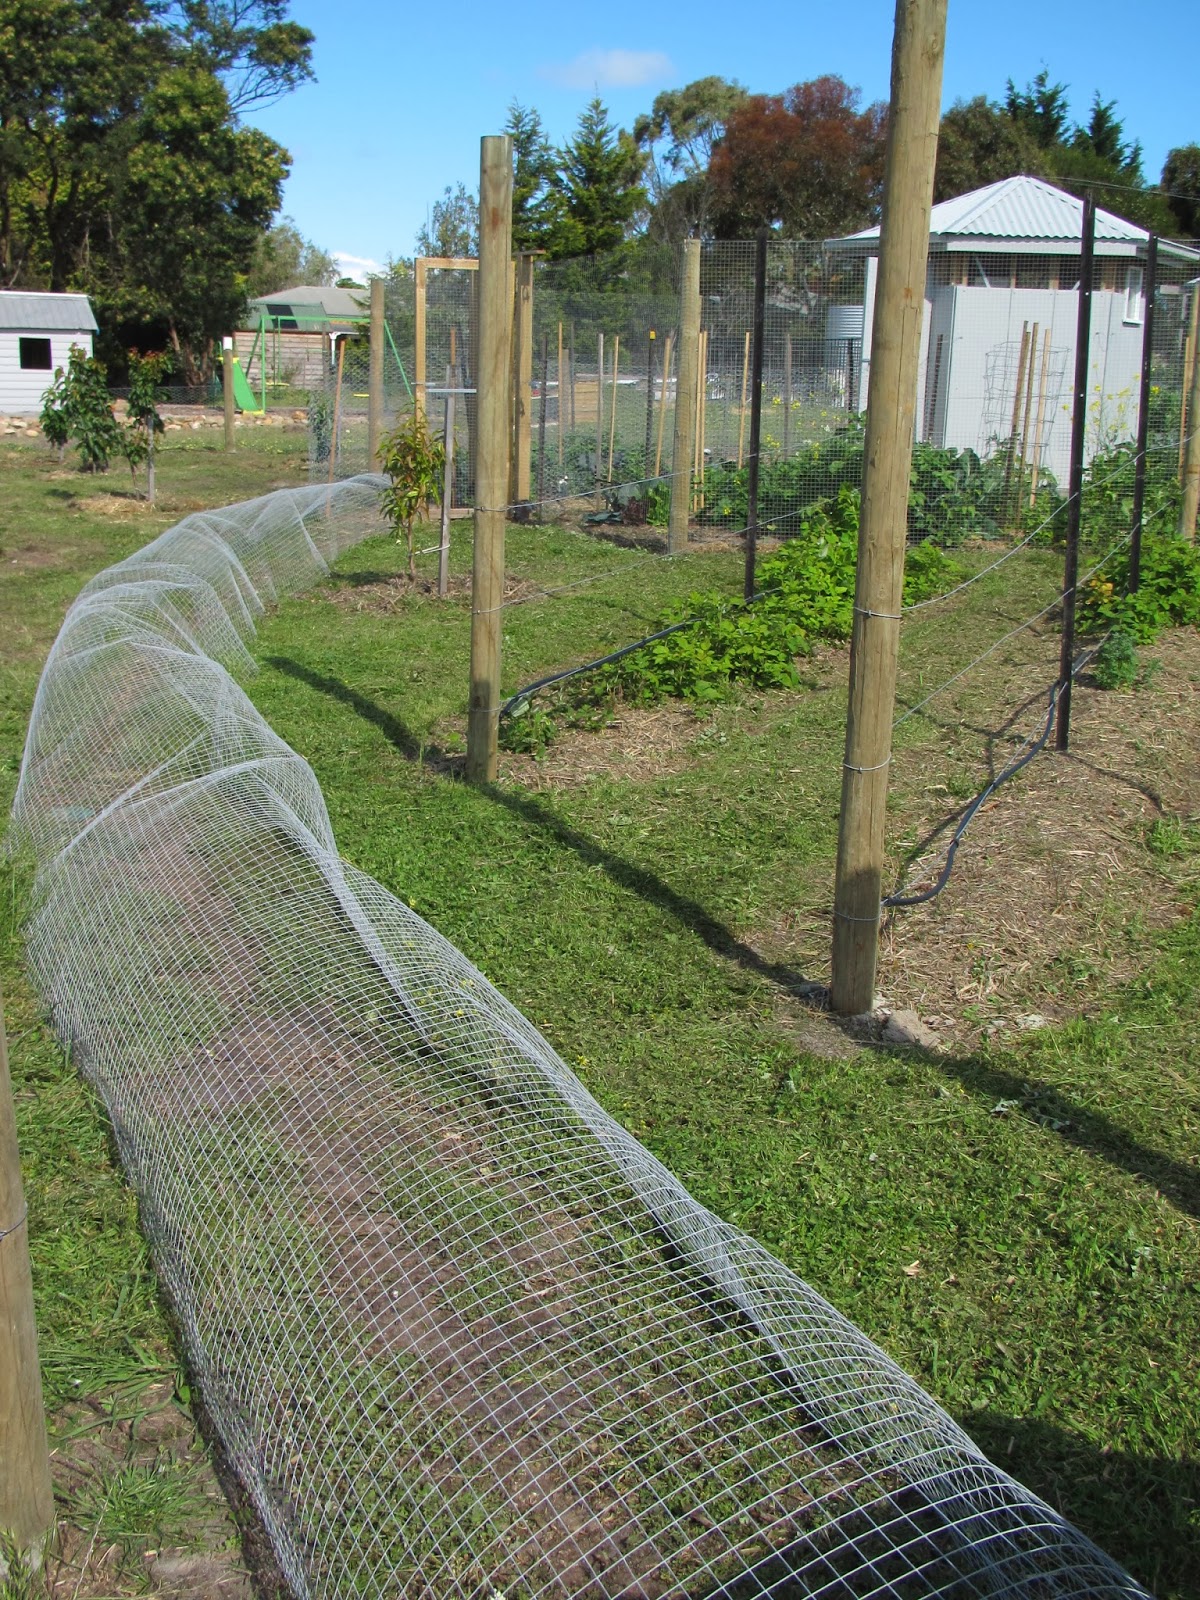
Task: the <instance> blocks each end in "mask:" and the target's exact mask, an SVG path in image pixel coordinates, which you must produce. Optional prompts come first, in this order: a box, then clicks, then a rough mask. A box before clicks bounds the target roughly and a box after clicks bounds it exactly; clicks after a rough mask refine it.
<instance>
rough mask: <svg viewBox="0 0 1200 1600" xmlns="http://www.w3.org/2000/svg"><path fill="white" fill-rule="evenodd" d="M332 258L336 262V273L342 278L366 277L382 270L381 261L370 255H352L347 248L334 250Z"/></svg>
mask: <svg viewBox="0 0 1200 1600" xmlns="http://www.w3.org/2000/svg"><path fill="white" fill-rule="evenodd" d="M332 253H333V259H334V260H335V261H336V262H337V264H338V275H339V277H342V278H366V277H370V275H371V274H372V273H373V272H374V273H380V272H382V271H383V263H382V262H381V261H375V260H373V259H372V258H371V257H370V256H352V255H351V254H350V252H349V251H348V250H334V251H333V252H332Z"/></svg>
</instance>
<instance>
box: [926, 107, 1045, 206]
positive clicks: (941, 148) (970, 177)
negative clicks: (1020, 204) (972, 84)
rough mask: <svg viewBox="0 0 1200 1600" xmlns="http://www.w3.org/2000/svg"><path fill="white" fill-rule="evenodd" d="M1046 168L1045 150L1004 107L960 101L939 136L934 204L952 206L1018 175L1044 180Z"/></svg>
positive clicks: (943, 119) (947, 116)
mask: <svg viewBox="0 0 1200 1600" xmlns="http://www.w3.org/2000/svg"><path fill="white" fill-rule="evenodd" d="M1045 167H1046V160H1045V152H1044V151H1043V150H1042V147H1041V146H1040V145H1039V144H1038V142H1037V140H1036V139H1035V138H1034V136H1033V134H1032V133H1031V132H1030V131H1029V129H1028V128H1027V127H1026V126H1025V125H1024V124H1023V123H1021V122H1018V121H1017V120H1016V119H1015V118H1014V117H1012V116H1010V115H1009V113H1008V112H1007V111H1006V110H1005V108H1004V107H1003V106H1001V105H997V104H996V103H995V101H993V100H989V99H988V98H987V96H986V95H982V94H981V95H976V96H975V98H974V99H973V100H956V101H955V102H954V104H953V105H952V106H951V107H950V109H949V111H947V112H946V113H945V115H944V116H943V117H942V122H941V128H940V130H939V132H938V148H937V167H936V169H935V173H934V182H933V198H934V200H935V201H938V200H952V199H953V198H954V197H955V196H956V195H960V194H966V193H968V191H969V190H971V189H978V188H980V187H981V186H982V185H983V184H987V183H999V182H1000V180H1001V179H1003V178H1012V177H1015V176H1016V175H1017V174H1018V173H1028V174H1030V175H1032V176H1033V177H1040V176H1041V175H1042V173H1043V172H1044V170H1045Z"/></svg>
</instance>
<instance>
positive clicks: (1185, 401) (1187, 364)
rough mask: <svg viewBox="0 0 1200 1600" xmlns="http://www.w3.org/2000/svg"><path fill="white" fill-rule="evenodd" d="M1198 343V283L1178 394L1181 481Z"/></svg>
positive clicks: (1199, 290) (1199, 327) (1199, 320)
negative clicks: (1180, 387)
mask: <svg viewBox="0 0 1200 1600" xmlns="http://www.w3.org/2000/svg"><path fill="white" fill-rule="evenodd" d="M1198 343H1200V284H1197V285H1196V287H1195V288H1194V289H1193V290H1192V307H1191V312H1190V315H1189V317H1188V331H1187V339H1186V341H1185V342H1184V346H1183V387H1182V389H1181V391H1180V395H1179V467H1178V471H1179V481H1180V483H1182V482H1183V456H1184V449H1185V446H1186V443H1187V425H1188V413H1189V411H1190V410H1191V406H1190V404H1189V397H1190V393H1191V388H1192V376H1193V374H1194V373H1195V370H1196V346H1197V344H1198Z"/></svg>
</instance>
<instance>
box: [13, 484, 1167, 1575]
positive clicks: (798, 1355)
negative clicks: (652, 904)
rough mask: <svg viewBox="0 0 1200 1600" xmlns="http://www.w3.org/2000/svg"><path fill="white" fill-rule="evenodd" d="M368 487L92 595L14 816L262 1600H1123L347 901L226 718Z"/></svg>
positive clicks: (251, 712) (35, 960)
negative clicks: (257, 1553) (256, 642)
mask: <svg viewBox="0 0 1200 1600" xmlns="http://www.w3.org/2000/svg"><path fill="white" fill-rule="evenodd" d="M380 483H381V480H379V479H378V478H373V479H372V478H359V479H354V480H348V481H345V482H342V483H338V484H335V485H334V486H332V487H331V488H325V487H322V486H317V487H313V488H310V489H305V490H289V491H282V492H280V493H277V494H274V495H271V496H268V497H266V498H265V499H261V500H256V501H252V502H249V503H247V504H244V505H239V506H233V507H229V508H227V509H225V510H223V511H219V512H210V513H200V514H196V515H193V516H190V517H188V518H187V519H186V520H184V521H183V522H181V523H180V524H179V525H178V526H176V527H174V528H172V529H170V530H169V531H168V532H166V533H164V534H163V535H162V536H161V537H160V538H158V539H156V540H155V541H154V542H153V543H152V544H150V545H149V546H148V547H147V548H146V549H145V550H143V551H142V552H140V553H139V554H137V555H135V556H133V557H131V558H130V559H128V560H126V561H123V562H121V563H120V564H119V565H117V566H115V567H113V568H111V569H110V570H109V571H107V572H105V573H103V574H102V575H101V576H100V577H98V578H96V579H94V580H93V581H92V582H91V583H89V584H88V586H87V588H86V589H85V590H84V592H83V594H82V595H81V597H80V598H79V599H78V600H77V601H76V603H75V604H74V606H73V607H72V608H71V610H70V612H69V613H68V616H67V619H66V621H65V623H64V626H63V629H62V632H61V634H60V636H59V638H58V641H57V643H56V644H55V646H54V649H53V651H52V653H51V656H50V659H49V661H48V664H47V666H46V670H45V673H44V675H43V678H42V682H41V685H40V687H39V690H38V694H37V699H36V703H35V707H34V712H33V718H32V724H31V727H30V731H29V738H28V745H27V749H26V754H25V759H24V763H23V767H22V771H21V776H20V782H19V788H18V792H17V796H16V801H15V808H14V829H13V837H14V840H15V841H16V845H17V847H18V848H19V847H25V848H28V849H30V850H32V852H33V853H34V856H35V858H36V868H37V870H36V877H35V882H34V904H33V909H32V912H31V916H30V921H29V926H28V950H29V959H30V962H31V966H32V970H33V973H34V976H35V978H36V981H37V983H38V986H39V988H40V992H41V994H42V995H43V997H44V1000H45V1003H46V1005H47V1008H48V1010H49V1013H50V1015H51V1017H52V1018H53V1022H54V1025H55V1027H56V1029H57V1031H58V1033H59V1035H60V1037H61V1039H62V1040H63V1042H64V1044H65V1045H66V1046H67V1047H68V1048H69V1049H70V1050H71V1051H72V1053H73V1056H74V1058H75V1059H76V1060H77V1061H78V1062H79V1064H80V1065H81V1067H82V1069H83V1071H84V1072H85V1073H86V1074H87V1076H88V1077H89V1078H90V1079H91V1081H92V1082H93V1083H94V1084H95V1085H96V1086H97V1088H98V1089H99V1091H100V1093H101V1094H102V1096H103V1098H104V1101H105V1103H106V1105H107V1107H108V1110H109V1112H110V1115H111V1118H112V1124H113V1128H114V1130H115V1133H116V1138H117V1142H118V1144H119V1147H120V1151H121V1155H122V1158H123V1160H124V1162H125V1164H126V1166H127V1168H128V1171H129V1173H130V1176H131V1178H132V1181H133V1182H134V1184H135V1186H136V1188H137V1192H138V1194H139V1197H140V1200H141V1207H142V1216H143V1218H144V1224H145V1227H146V1229H147V1231H148V1234H149V1237H150V1240H151V1243H152V1246H153V1249H154V1254H155V1259H156V1262H157V1265H158V1270H159V1273H160V1275H161V1278H162V1281H163V1283H164V1284H165V1286H166V1288H167V1290H168V1291H169V1294H170V1296H171V1298H172V1300H173V1302H174V1305H175V1307H176V1309H177V1312H178V1317H179V1321H180V1324H181V1326H182V1329H183V1332H184V1335H185V1339H186V1344H187V1349H188V1353H189V1356H190V1359H191V1361H192V1363H193V1365H194V1369H195V1373H196V1376H197V1379H198V1381H199V1385H200V1388H201V1391H202V1393H203V1396H204V1399H205V1403H206V1405H207V1407H208V1409H209V1411H210V1413H211V1415H212V1418H213V1420H214V1422H215V1424H216V1426H217V1428H218V1429H219V1431H220V1434H221V1437H222V1439H223V1441H224V1444H225V1447H226V1449H227V1451H228V1453H229V1456H230V1458H231V1459H232V1461H233V1463H234V1465H235V1466H236V1468H237V1471H238V1473H239V1474H240V1476H241V1478H242V1480H243V1481H244V1483H245V1485H246V1487H247V1488H248V1490H249V1492H250V1494H251V1496H252V1497H253V1500H254V1503H255V1505H256V1506H257V1508H258V1511H259V1513H260V1515H261V1517H262V1520H263V1523H264V1524H265V1526H266V1528H267V1530H268V1532H269V1534H270V1538H271V1541H272V1543H273V1545H274V1548H275V1551H276V1553H277V1555H278V1559H279V1562H280V1564H281V1566H282V1569H283V1571H284V1573H285V1574H286V1576H287V1579H288V1580H289V1582H290V1583H291V1585H292V1587H293V1588H294V1590H295V1592H296V1593H297V1595H300V1596H309V1595H312V1596H332V1595H339V1596H351V1595H354V1596H359V1595H405V1596H413V1597H421V1600H446V1597H451V1596H461V1597H474V1600H482V1597H490V1600H498V1597H499V1596H501V1595H503V1596H504V1597H505V1600H518V1597H519V1600H534V1597H549V1596H555V1597H567V1596H574V1597H583V1596H587V1597H591V1600H602V1597H606V1600H615V1597H617V1596H621V1597H625V1600H634V1597H647V1600H649V1597H666V1596H675V1597H684V1596H687V1597H692V1600H699V1597H701V1596H708V1597H713V1596H729V1597H746V1600H749V1597H753V1596H768V1595H773V1596H780V1597H782V1596H785V1595H790V1596H797V1595H801V1594H803V1595H810V1596H816V1595H820V1596H826V1597H834V1596H838V1597H845V1596H864V1595H891V1596H917V1595H930V1594H938V1595H946V1596H969V1595H988V1596H1000V1595H1013V1594H1023V1595H1030V1596H1033V1595H1037V1596H1068V1595H1074V1596H1085V1595H1086V1596H1096V1595H1131V1594H1138V1593H1141V1592H1142V1591H1140V1590H1139V1589H1138V1588H1137V1586H1136V1585H1135V1584H1134V1583H1133V1581H1132V1580H1131V1579H1129V1578H1127V1577H1126V1576H1124V1575H1123V1574H1122V1573H1121V1572H1120V1570H1119V1569H1118V1568H1117V1567H1115V1566H1114V1565H1112V1564H1111V1563H1110V1562H1109V1561H1108V1559H1107V1558H1106V1557H1105V1556H1103V1555H1102V1554H1101V1553H1100V1552H1099V1551H1098V1550H1097V1549H1096V1548H1095V1547H1094V1546H1092V1545H1091V1544H1089V1543H1088V1541H1087V1540H1086V1539H1084V1538H1083V1536H1082V1535H1080V1534H1079V1533H1077V1532H1076V1531H1075V1530H1074V1529H1072V1528H1071V1527H1070V1526H1069V1525H1068V1524H1066V1523H1065V1522H1064V1521H1063V1520H1062V1519H1061V1518H1060V1517H1059V1516H1058V1515H1057V1514H1056V1513H1055V1512H1054V1511H1053V1510H1051V1509H1050V1508H1049V1507H1048V1506H1047V1505H1045V1504H1043V1503H1042V1502H1041V1501H1039V1500H1038V1499H1036V1498H1035V1497H1034V1496H1032V1495H1031V1494H1029V1493H1028V1492H1027V1491H1026V1490H1025V1489H1023V1488H1022V1487H1021V1486H1020V1485H1018V1484H1017V1483H1015V1482H1014V1481H1013V1480H1012V1479H1011V1478H1009V1477H1008V1476H1006V1475H1005V1474H1004V1473H1003V1472H1001V1471H999V1470H998V1469H997V1468H996V1467H994V1466H992V1465H991V1464H990V1463H989V1462H988V1461H987V1460H986V1459H985V1458H984V1456H983V1455H982V1454H981V1453H980V1452H979V1450H978V1449H977V1448H976V1447H975V1446H974V1445H973V1444H972V1442H971V1441H970V1439H969V1438H968V1437H967V1436H966V1435H965V1434H964V1433H963V1432H962V1431H961V1430H960V1429H959V1428H958V1427H957V1426H956V1425H955V1424H954V1423H953V1422H952V1421H951V1419H950V1418H949V1417H948V1416H946V1415H945V1413H943V1412H942V1411H941V1410H940V1409H939V1408H938V1406H937V1405H935V1404H934V1402H933V1401H932V1400H931V1399H930V1398H929V1397H928V1396H927V1395H925V1394H924V1393H923V1392H922V1391H921V1389H920V1388H918V1386H917V1385H916V1384H915V1383H914V1382H913V1381H912V1380H910V1379H909V1378H908V1377H906V1376H905V1375H904V1374H903V1373H902V1372H901V1371H900V1370H899V1369H898V1368H897V1367H896V1366H895V1365H894V1364H893V1363H892V1362H891V1361H890V1360H889V1359H888V1358H887V1357H886V1356H885V1355H884V1354H883V1353H882V1352H881V1351H880V1350H878V1349H877V1348H876V1347H875V1346H874V1345H873V1344H872V1343H871V1342H870V1341H869V1340H868V1339H867V1338H866V1337H865V1336H864V1335H863V1334H861V1333H860V1332H859V1331H858V1330H856V1329H855V1328H854V1327H853V1326H851V1325H850V1324H849V1323H848V1322H846V1321H845V1320H844V1319H843V1318H842V1317H841V1316H839V1315H838V1314H837V1313H836V1312H835V1311H834V1310H833V1308H832V1307H830V1306H829V1305H828V1304H827V1303H826V1302H825V1301H824V1300H823V1299H822V1298H821V1297H820V1296H819V1295H818V1294H816V1293H815V1292H814V1291H813V1290H812V1289H810V1288H809V1287H808V1286H807V1285H806V1284H805V1283H803V1282H802V1281H801V1280H800V1279H799V1278H798V1277H796V1276H795V1274H794V1273H792V1272H791V1271H789V1270H788V1269H787V1268H785V1267H784V1266H783V1265H782V1264H781V1263H780V1262H778V1261H777V1260H775V1259H774V1258H773V1257H772V1256H770V1255H769V1254H768V1253H767V1252H766V1251H765V1250H764V1249H762V1248H761V1247H760V1246H759V1245H758V1244H756V1243H755V1242H754V1241H753V1240H752V1239H751V1238H749V1237H748V1236H747V1235H745V1234H744V1233H741V1232H740V1231H739V1230H737V1229H736V1228H733V1227H730V1226H728V1225H726V1224H725V1223H723V1222H721V1221H720V1220H719V1219H718V1218H716V1217H715V1216H713V1215H711V1214H710V1213H709V1212H708V1211H706V1210H705V1209H704V1208H703V1207H702V1206H701V1205H699V1204H698V1203H697V1202H696V1201H695V1200H693V1199H692V1198H691V1196H690V1195H689V1194H688V1193H687V1192H686V1190H685V1189H684V1188H683V1187H682V1186H681V1184H680V1183H679V1182H678V1181H677V1180H676V1179H675V1178H674V1177H672V1175H671V1174H670V1173H669V1172H668V1171H667V1170H666V1169H665V1168H664V1167H663V1166H661V1165H660V1163H659V1162H658V1161H656V1160H655V1159H654V1158H653V1157H652V1156H651V1155H650V1154H649V1153H648V1152H647V1151H646V1150H645V1149H643V1148H642V1146H641V1145H639V1144H638V1143H637V1141H636V1140H635V1139H634V1138H632V1137H631V1136H630V1135H629V1134H627V1133H626V1132H625V1131H624V1130H623V1129H622V1128H621V1127H620V1126H619V1125H618V1124H617V1123H616V1122H615V1121H613V1120H612V1118H610V1117H609V1116H607V1115H606V1114H605V1113H604V1111H603V1110H602V1109H601V1108H600V1107H599V1105H598V1104H597V1103H596V1102H595V1101H594V1100H593V1099H592V1098H591V1096H590V1095H589V1094H588V1093H587V1092H586V1091H585V1089H584V1088H583V1087H582V1085H581V1084H580V1083H579V1082H578V1080H577V1079H576V1078H575V1077H574V1076H573V1075H572V1073H571V1072H570V1071H569V1069H568V1068H567V1067H566V1066H565V1065H564V1063H563V1062H562V1061H561V1060H560V1059H559V1058H558V1057H557V1056H556V1055H555V1053H554V1052H553V1050H551V1048H550V1047H549V1045H548V1044H547V1043H546V1042H545V1040H543V1039H542V1038H541V1037H540V1035H539V1034H538V1033H537V1032H536V1030H535V1029H534V1028H533V1027H531V1026H530V1024H529V1023H528V1022H527V1021H526V1020H525V1019H524V1018H523V1017H522V1016H521V1015H520V1014H519V1013H518V1012H517V1011H515V1010H514V1009H513V1007H512V1006H511V1005H509V1004H508V1003H507V1002H506V1001H505V1000H504V998H503V997H502V996H501V995H500V994H498V993H497V992H496V990H495V989H493V988H492V987H491V985H490V984H489V983H488V982H487V981H486V980H485V979H484V978H483V977H482V975H481V974H480V973H479V972H478V971H476V970H475V968H474V967H472V966H471V964H470V962H468V961H467V960H466V959H465V958H464V957H463V956H462V955H461V954H460V953H459V952H458V951H457V950H456V949H454V948H453V947H452V946H451V945H450V944H448V943H447V942H446V940H444V939H443V938H441V937H440V936H439V935H438V933H437V932H436V931H435V930H434V929H433V928H431V927H429V926H428V924H426V923H425V922H423V921H422V920H421V918H420V917H419V916H417V915H416V914H415V913H414V912H413V911H411V910H410V909H409V908H408V907H407V906H405V905H404V904H403V903H402V902H401V901H399V900H397V899H396V898H395V897H394V896H393V895H391V894H389V893H388V892H387V891H386V890H384V889H383V888H382V887H381V886H380V885H379V884H378V883H376V882H374V881H373V880H372V879H371V878H369V877H367V876H365V875H364V874H363V873H361V872H358V871H356V870H355V869H354V868H353V867H351V866H350V865H348V864H347V863H346V862H344V861H343V860H341V859H340V857H339V856H338V853H337V848H336V845H335V841H334V838H333V834H332V831H331V828H330V823H329V818H328V815H327V813H326V809H325V805H324V802H323V799H322V796H321V792H320V789H319V787H318V784H317V782H316V779H315V777H314V775H313V772H312V770H311V769H310V767H309V766H308V765H307V763H306V762H305V761H303V760H302V759H301V758H300V757H299V756H298V755H297V754H296V753H295V752H294V751H293V750H291V749H290V748H289V747H288V746H287V745H286V744H285V743H284V742H283V741H282V740H281V739H280V738H279V737H278V736H277V735H276V734H274V733H273V732H272V730H271V729H270V728H269V727H268V726H267V724H266V723H265V722H264V721H263V719H262V717H261V716H260V715H259V714H258V712H257V711H256V710H255V709H254V707H253V706H252V705H251V703H250V701H249V700H248V699H247V697H246V696H245V694H244V693H243V692H242V690H241V689H240V688H239V687H238V686H237V684H236V683H235V681H234V677H233V676H232V674H233V673H234V672H236V671H245V670H248V669H249V668H250V666H251V658H250V655H249V652H248V649H247V644H248V641H250V640H251V638H252V636H253V631H254V617H255V615H256V613H258V612H260V611H261V609H262V607H263V606H264V604H265V603H267V602H269V601H271V600H273V599H275V598H276V597H278V596H282V595H284V594H286V593H290V592H294V591H296V590H299V589H300V588H302V587H303V586H304V585H306V584H311V583H313V582H315V581H317V580H318V579H319V578H320V577H321V576H322V575H323V574H324V573H325V572H326V571H327V568H328V564H329V562H331V561H332V560H333V559H334V558H335V557H336V556H337V555H338V553H339V552H340V551H341V550H343V549H345V548H347V547H348V546H350V545H351V544H352V543H354V542H355V541H356V540H359V539H361V538H363V537H365V536H367V535H369V534H372V533H374V532H376V531H378V529H379V519H378V511H377V499H378V489H379V486H380Z"/></svg>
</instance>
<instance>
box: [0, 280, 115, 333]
mask: <svg viewBox="0 0 1200 1600" xmlns="http://www.w3.org/2000/svg"><path fill="white" fill-rule="evenodd" d="M0 328H6V329H11V328H28V329H30V330H33V331H36V332H40V333H96V332H98V331H99V323H98V322H97V321H96V318H95V316H94V315H93V313H92V308H91V304H90V303H89V301H88V297H87V295H85V294H49V293H47V294H39V293H36V292H34V291H31V290H25V289H0Z"/></svg>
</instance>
